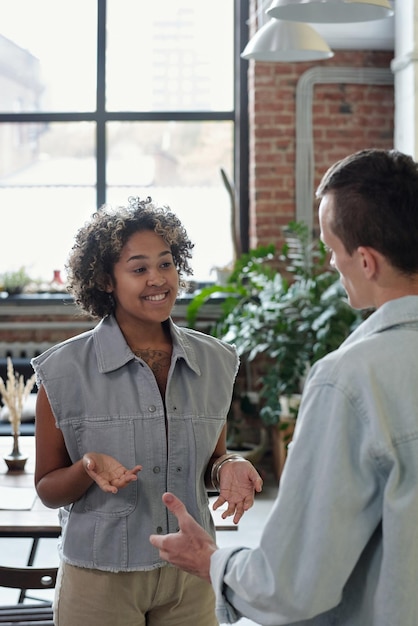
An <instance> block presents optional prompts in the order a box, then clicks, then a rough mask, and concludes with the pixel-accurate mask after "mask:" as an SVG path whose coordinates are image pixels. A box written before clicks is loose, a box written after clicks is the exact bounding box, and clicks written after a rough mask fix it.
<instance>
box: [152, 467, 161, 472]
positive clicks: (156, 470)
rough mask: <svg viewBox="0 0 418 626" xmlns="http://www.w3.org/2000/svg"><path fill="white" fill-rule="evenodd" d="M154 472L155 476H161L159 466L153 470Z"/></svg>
mask: <svg viewBox="0 0 418 626" xmlns="http://www.w3.org/2000/svg"><path fill="white" fill-rule="evenodd" d="M152 471H153V472H154V474H159V473H160V472H161V469H160V468H159V467H158V465H156V466H155V467H153V468H152Z"/></svg>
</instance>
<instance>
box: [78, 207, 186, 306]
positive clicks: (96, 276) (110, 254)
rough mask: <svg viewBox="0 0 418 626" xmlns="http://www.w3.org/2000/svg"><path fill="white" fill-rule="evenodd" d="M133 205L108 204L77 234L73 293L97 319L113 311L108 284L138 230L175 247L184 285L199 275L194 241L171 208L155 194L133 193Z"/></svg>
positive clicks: (182, 285)
mask: <svg viewBox="0 0 418 626" xmlns="http://www.w3.org/2000/svg"><path fill="white" fill-rule="evenodd" d="M128 203H129V206H127V207H115V208H112V207H110V206H108V205H103V206H102V207H100V209H98V210H97V211H96V212H95V213H93V215H92V216H91V218H90V220H89V221H87V222H86V223H85V224H84V226H82V227H81V228H80V229H79V231H78V232H77V234H76V236H75V243H74V246H73V247H72V249H71V252H70V255H69V258H68V262H67V265H66V270H67V280H68V291H69V293H71V294H72V295H73V297H74V300H75V303H76V304H77V305H78V306H79V307H80V308H81V309H82V310H83V311H85V312H87V313H89V314H90V315H91V316H93V317H97V318H102V317H105V316H107V315H110V314H111V313H112V312H113V310H114V301H113V297H112V296H111V294H109V293H107V292H106V287H107V285H108V283H109V278H110V277H111V276H112V275H113V268H114V266H115V264H116V263H117V262H118V260H119V258H120V255H121V252H122V248H123V247H124V245H125V244H126V242H127V241H128V239H129V238H130V237H131V235H133V234H134V233H136V232H138V231H143V230H152V231H154V232H155V233H157V234H158V235H161V237H162V238H163V239H164V241H165V242H166V243H167V245H169V246H170V249H171V253H172V255H173V261H174V265H175V267H176V269H177V271H178V273H179V277H180V282H179V284H180V286H181V287H184V286H185V283H184V281H183V280H182V276H183V275H187V276H190V275H191V274H193V270H192V268H191V267H190V265H189V259H191V257H192V254H191V250H192V249H193V247H194V244H193V243H192V242H191V241H190V239H189V238H188V236H187V232H186V230H185V228H184V226H183V225H182V223H181V222H180V220H179V219H178V217H177V216H176V215H175V214H174V213H173V212H171V211H170V209H169V207H166V206H156V205H155V204H154V203H153V202H152V199H151V198H150V197H148V198H146V199H145V200H141V199H140V198H137V197H130V198H128Z"/></svg>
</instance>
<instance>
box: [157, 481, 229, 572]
mask: <svg viewBox="0 0 418 626" xmlns="http://www.w3.org/2000/svg"><path fill="white" fill-rule="evenodd" d="M163 502H164V504H165V505H166V507H167V508H168V510H169V511H171V513H174V515H175V516H176V517H177V520H178V523H179V528H180V530H179V532H177V533H172V534H169V535H151V536H150V542H151V543H152V545H153V546H154V547H155V548H158V550H159V551H160V557H161V558H162V559H164V560H165V561H168V562H169V563H172V564H173V565H176V566H177V567H179V568H180V569H183V570H184V571H185V572H189V574H194V575H195V576H200V578H203V579H204V580H206V581H208V582H210V575H209V570H210V557H211V556H212V554H213V553H214V552H215V551H216V550H217V549H218V548H217V546H216V543H215V542H214V541H213V539H212V537H211V536H210V535H209V534H208V533H207V532H206V531H205V530H203V528H202V527H201V526H199V524H198V523H197V522H196V521H195V520H194V519H193V517H192V516H191V515H190V514H189V513H188V512H187V510H186V507H185V506H184V504H183V502H182V501H181V500H179V498H177V497H176V496H175V495H173V494H172V493H165V494H164V495H163Z"/></svg>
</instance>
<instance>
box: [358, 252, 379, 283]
mask: <svg viewBox="0 0 418 626" xmlns="http://www.w3.org/2000/svg"><path fill="white" fill-rule="evenodd" d="M357 252H358V254H359V255H360V260H361V263H362V267H363V272H364V276H365V277H366V278H368V279H371V278H373V277H374V276H376V274H377V272H378V270H379V256H380V255H379V253H378V252H377V251H376V250H375V249H374V248H369V247H366V246H359V247H358V248H357Z"/></svg>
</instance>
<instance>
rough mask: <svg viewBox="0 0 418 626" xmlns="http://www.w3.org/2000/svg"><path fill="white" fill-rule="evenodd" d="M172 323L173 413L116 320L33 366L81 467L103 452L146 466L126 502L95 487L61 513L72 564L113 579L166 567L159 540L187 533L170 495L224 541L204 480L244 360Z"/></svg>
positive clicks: (124, 493) (65, 554)
mask: <svg viewBox="0 0 418 626" xmlns="http://www.w3.org/2000/svg"><path fill="white" fill-rule="evenodd" d="M167 323H169V324H170V332H171V336H172V339H173V354H172V359H171V366H170V371H169V375H168V382H167V389H166V394H165V410H164V403H163V400H162V398H161V394H160V391H159V389H158V386H157V382H156V380H155V377H154V375H153V373H152V371H151V369H150V368H149V367H148V365H147V364H146V363H145V362H144V361H142V360H141V359H139V358H137V357H135V355H134V354H133V353H132V351H131V350H130V348H129V346H128V345H127V343H126V341H125V339H124V337H123V335H122V333H121V331H120V328H119V326H118V324H117V322H116V320H115V319H114V317H112V316H111V317H108V318H105V319H104V320H102V321H101V322H100V323H99V324H98V325H97V326H96V328H95V329H93V330H92V331H88V332H87V333H83V334H82V335H79V336H77V337H74V338H72V339H70V340H68V341H66V342H64V343H62V344H59V345H57V346H54V347H53V348H51V349H50V350H48V351H46V352H44V353H43V354H42V355H41V356H39V357H36V358H35V359H33V361H32V364H33V366H34V368H35V371H36V373H37V376H38V380H39V382H41V383H42V384H43V385H44V387H45V390H46V393H47V395H48V398H49V401H50V404H51V407H52V410H53V413H54V416H55V419H56V424H57V426H58V428H60V429H61V430H62V433H63V436H64V439H65V444H66V446H67V449H68V452H69V455H70V457H71V460H72V461H73V462H75V461H77V460H78V459H81V458H82V456H83V454H85V453H86V452H93V451H94V452H102V453H106V454H110V455H111V456H114V457H115V458H116V459H118V460H119V461H120V462H121V463H122V464H123V465H125V466H126V467H128V468H131V467H133V466H134V465H136V464H140V465H142V466H143V469H142V471H141V472H140V473H139V474H138V480H137V481H136V482H133V483H131V484H130V485H128V486H127V487H126V488H124V489H121V490H119V491H118V493H117V494H108V493H104V492H103V491H102V490H101V489H100V488H99V487H98V486H97V485H96V484H94V485H92V486H91V487H90V488H89V489H88V490H87V492H86V493H85V494H84V496H83V497H82V498H80V500H78V501H77V502H75V503H74V504H73V505H71V506H68V507H64V508H63V509H61V510H60V517H61V523H62V529H63V531H62V542H61V550H62V558H63V559H64V560H65V561H66V562H68V563H71V564H73V565H78V566H81V567H89V568H96V569H102V570H110V571H130V570H147V569H153V568H155V567H161V566H162V565H163V564H165V562H164V561H161V559H160V557H159V554H158V550H157V549H156V548H154V547H153V546H151V544H150V542H149V536H150V534H152V533H163V534H165V533H169V532H175V531H176V530H177V520H176V519H175V517H174V516H172V515H171V514H169V513H168V511H167V509H166V508H165V506H163V504H162V502H161V496H162V494H163V493H164V491H167V490H169V491H172V492H173V493H175V494H176V495H178V496H179V497H180V498H181V499H182V500H184V502H185V503H187V507H188V509H189V511H190V512H191V514H192V515H193V516H194V517H195V519H196V520H197V521H198V522H199V523H200V524H201V525H202V526H203V527H204V528H206V529H207V530H209V532H211V533H212V534H213V533H214V528H213V522H212V518H211V514H210V511H209V508H208V498H207V493H206V489H205V485H204V474H205V470H206V467H207V464H208V461H209V459H210V457H211V455H212V453H213V450H214V448H215V445H216V443H217V440H218V438H219V435H220V433H221V430H222V428H223V426H224V424H225V420H226V416H227V413H228V410H229V407H230V403H231V397H232V389H233V384H234V380H235V377H236V374H237V369H238V357H237V354H236V351H235V348H233V347H231V346H230V345H228V344H225V343H222V342H221V341H219V340H217V339H215V338H214V337H210V336H208V335H205V334H203V333H199V332H197V331H193V330H190V329H185V328H180V327H178V326H176V325H175V324H173V322H172V321H171V320H169V321H168V322H167Z"/></svg>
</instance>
